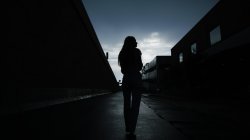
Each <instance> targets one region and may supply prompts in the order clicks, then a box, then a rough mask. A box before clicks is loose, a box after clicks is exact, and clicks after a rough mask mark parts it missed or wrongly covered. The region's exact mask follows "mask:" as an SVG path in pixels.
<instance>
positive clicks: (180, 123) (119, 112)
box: [0, 92, 249, 140]
mask: <svg viewBox="0 0 250 140" xmlns="http://www.w3.org/2000/svg"><path fill="white" fill-rule="evenodd" d="M185 106H187V104H186V105H185V104H184V103H181V102H174V101H170V100H167V99H164V98H162V97H156V96H155V97H152V96H143V98H142V102H141V107H140V113H139V118H138V123H137V129H136V132H135V133H136V138H135V137H134V138H128V137H126V135H125V125H124V120H123V97H122V93H121V92H117V93H114V94H106V95H101V96H97V97H93V98H88V99H83V100H79V101H74V102H69V103H64V104H58V105H53V106H50V107H46V108H41V109H37V110H35V111H27V112H24V113H20V114H18V115H9V116H5V117H3V118H2V119H1V136H0V137H1V139H35V140H40V139H41V140H45V139H46V140H48V139H70V140H78V139H79V140H80V139H81V140H125V139H137V140H192V139H194V140H196V139H197V140H206V139H243V138H244V139H246V137H248V136H249V135H248V132H247V131H248V130H249V127H247V128H246V129H243V126H248V125H243V124H237V123H234V122H232V121H229V120H227V119H222V118H219V117H214V116H211V115H208V114H205V113H202V112H199V111H197V110H192V109H190V108H186V107H185Z"/></svg>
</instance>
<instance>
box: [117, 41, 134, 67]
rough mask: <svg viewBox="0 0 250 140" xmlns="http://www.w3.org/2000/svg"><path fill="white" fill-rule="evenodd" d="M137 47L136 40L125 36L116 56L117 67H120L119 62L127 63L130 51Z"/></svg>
mask: <svg viewBox="0 0 250 140" xmlns="http://www.w3.org/2000/svg"><path fill="white" fill-rule="evenodd" d="M136 45H137V42H136V39H135V37H133V36H127V37H126V38H125V40H124V44H123V46H122V49H121V51H120V53H119V55H118V65H119V66H121V61H126V60H127V61H129V55H131V51H132V49H133V48H135V47H136Z"/></svg>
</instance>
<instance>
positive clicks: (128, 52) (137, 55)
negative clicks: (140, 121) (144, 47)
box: [118, 36, 143, 135]
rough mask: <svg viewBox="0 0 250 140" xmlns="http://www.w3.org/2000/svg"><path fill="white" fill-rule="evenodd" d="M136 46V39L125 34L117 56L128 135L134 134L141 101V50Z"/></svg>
mask: <svg viewBox="0 0 250 140" xmlns="http://www.w3.org/2000/svg"><path fill="white" fill-rule="evenodd" d="M136 47H137V42H136V39H135V38H134V37H133V36H127V37H126V38H125V40H124V44H123V46H122V49H121V51H120V53H119V56H118V63H119V65H120V67H121V72H122V74H123V79H122V90H123V97H124V118H125V125H126V133H127V134H128V135H134V132H135V128H136V123H137V118H138V114H139V108H140V102H141V85H142V81H141V73H140V71H141V69H142V66H143V65H142V61H141V51H140V50H139V49H138V48H136ZM131 97H132V98H131Z"/></svg>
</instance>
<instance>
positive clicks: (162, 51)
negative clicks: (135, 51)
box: [102, 32, 173, 80]
mask: <svg viewBox="0 0 250 140" xmlns="http://www.w3.org/2000/svg"><path fill="white" fill-rule="evenodd" d="M137 42H138V48H139V49H140V50H141V52H142V62H143V64H146V63H148V62H150V61H152V60H153V59H154V57H156V56H159V55H168V56H169V55H171V48H172V47H173V44H172V43H171V42H170V41H168V40H167V38H166V37H163V36H161V34H160V33H159V32H152V33H150V34H148V35H146V36H145V37H142V38H140V39H138V40H137ZM122 45H123V42H119V43H116V44H102V47H103V50H104V52H109V59H108V61H109V64H110V66H111V68H112V70H113V72H114V74H115V76H116V78H117V80H121V79H122V73H121V72H120V67H119V66H118V60H117V59H118V54H119V52H120V50H121V47H122Z"/></svg>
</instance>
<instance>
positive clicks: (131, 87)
mask: <svg viewBox="0 0 250 140" xmlns="http://www.w3.org/2000/svg"><path fill="white" fill-rule="evenodd" d="M141 88H142V80H141V74H140V73H138V74H128V75H124V76H123V80H122V90H123V97H124V119H125V126H126V131H127V132H132V133H134V131H135V128H136V123H137V119H138V115H139V108H140V102H141Z"/></svg>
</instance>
